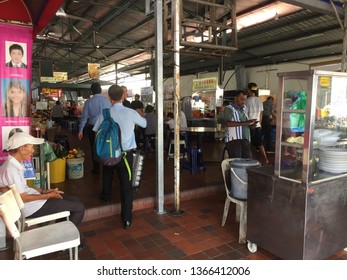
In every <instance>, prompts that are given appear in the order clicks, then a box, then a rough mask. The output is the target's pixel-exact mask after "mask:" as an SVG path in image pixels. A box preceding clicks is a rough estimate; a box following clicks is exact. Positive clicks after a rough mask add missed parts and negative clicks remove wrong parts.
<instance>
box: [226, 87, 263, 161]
mask: <svg viewBox="0 0 347 280" xmlns="http://www.w3.org/2000/svg"><path fill="white" fill-rule="evenodd" d="M246 98H247V93H246V92H244V91H243V90H239V91H238V92H237V95H236V96H235V103H233V104H231V105H228V106H226V107H225V109H224V120H223V122H224V124H225V126H226V127H227V130H226V131H225V147H226V148H227V151H228V155H229V158H252V153H251V146H250V141H251V134H250V126H255V124H256V122H257V120H256V119H251V120H250V119H248V115H247V109H246V106H245V102H246Z"/></svg>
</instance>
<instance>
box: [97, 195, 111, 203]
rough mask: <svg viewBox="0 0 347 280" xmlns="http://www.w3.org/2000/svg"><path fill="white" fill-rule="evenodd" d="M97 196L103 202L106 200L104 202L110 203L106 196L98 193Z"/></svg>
mask: <svg viewBox="0 0 347 280" xmlns="http://www.w3.org/2000/svg"><path fill="white" fill-rule="evenodd" d="M99 198H100V199H101V200H102V201H103V202H106V203H110V202H111V199H109V198H106V197H103V196H102V195H99Z"/></svg>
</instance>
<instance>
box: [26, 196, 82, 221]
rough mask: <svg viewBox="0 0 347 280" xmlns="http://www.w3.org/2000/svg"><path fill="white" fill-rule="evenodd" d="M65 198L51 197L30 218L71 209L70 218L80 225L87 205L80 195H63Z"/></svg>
mask: <svg viewBox="0 0 347 280" xmlns="http://www.w3.org/2000/svg"><path fill="white" fill-rule="evenodd" d="M62 196H63V199H59V198H49V199H47V201H46V203H45V204H43V206H42V207H41V208H40V209H39V210H37V211H36V212H35V213H34V214H32V215H31V216H29V217H28V218H37V217H42V216H45V215H50V214H54V213H58V212H62V211H70V217H69V220H70V221H71V222H73V223H74V224H75V225H76V226H78V225H79V224H80V223H81V222H82V220H83V217H84V212H85V207H84V205H83V203H82V202H81V201H80V200H79V198H78V197H76V196H73V195H65V194H64V195H62Z"/></svg>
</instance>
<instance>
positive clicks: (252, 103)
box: [246, 96, 264, 127]
mask: <svg viewBox="0 0 347 280" xmlns="http://www.w3.org/2000/svg"><path fill="white" fill-rule="evenodd" d="M246 107H247V115H248V118H249V119H250V120H252V119H256V120H257V121H258V123H257V125H256V127H260V113H261V112H263V111H264V108H263V102H262V101H261V99H260V98H259V97H257V96H251V97H247V99H246Z"/></svg>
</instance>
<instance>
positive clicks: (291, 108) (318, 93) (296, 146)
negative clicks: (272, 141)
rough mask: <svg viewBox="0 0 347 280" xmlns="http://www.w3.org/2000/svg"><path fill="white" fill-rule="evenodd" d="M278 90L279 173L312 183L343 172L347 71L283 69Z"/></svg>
mask: <svg viewBox="0 0 347 280" xmlns="http://www.w3.org/2000/svg"><path fill="white" fill-rule="evenodd" d="M293 88H294V89H295V88H300V90H293ZM279 90H280V98H279V103H277V106H278V108H279V110H278V119H277V127H278V128H280V129H278V130H277V135H276V136H277V138H276V139H277V143H276V160H275V174H276V175H278V176H279V177H280V178H284V179H286V180H293V181H294V182H303V183H312V184H314V183H319V182H321V181H327V180H332V179H334V178H337V177H340V176H345V175H346V173H347V149H346V147H347V146H346V144H347V134H346V129H347V109H346V108H347V74H346V73H336V72H327V71H308V72H307V71H306V72H293V73H281V74H279Z"/></svg>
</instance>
